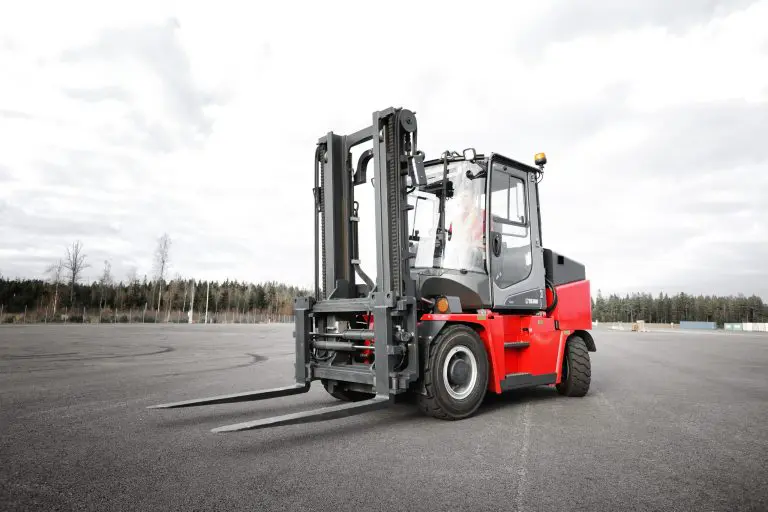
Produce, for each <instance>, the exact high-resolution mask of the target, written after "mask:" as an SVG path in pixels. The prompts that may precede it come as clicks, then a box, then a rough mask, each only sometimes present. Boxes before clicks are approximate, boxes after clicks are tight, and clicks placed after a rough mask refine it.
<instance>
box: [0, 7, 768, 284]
mask: <svg viewBox="0 0 768 512" xmlns="http://www.w3.org/2000/svg"><path fill="white" fill-rule="evenodd" d="M106 4H107V2H94V3H83V2H73V1H68V2H49V3H47V2H13V3H9V4H8V5H5V6H4V7H3V8H2V15H0V272H1V273H2V274H3V275H5V276H26V277H35V276H41V275H42V272H43V270H44V269H45V267H46V266H47V265H48V264H50V263H51V262H53V261H54V260H55V259H56V258H58V257H60V256H62V255H63V253H64V248H65V246H66V244H68V243H70V242H72V241H73V240H75V239H79V240H82V242H83V244H84V246H85V250H86V253H87V254H88V259H89V262H90V263H91V264H92V265H93V267H92V268H90V269H89V270H88V273H87V274H86V277H87V278H89V279H95V278H96V276H97V275H98V273H99V267H101V266H102V265H103V260H105V259H109V260H110V261H111V262H112V266H113V271H114V273H115V275H116V277H118V278H124V277H125V274H126V272H127V271H128V269H129V268H130V267H133V266H135V267H137V268H138V271H139V273H140V274H144V273H146V274H151V268H152V253H153V250H154V247H155V245H156V241H157V238H158V237H159V236H160V235H161V234H162V233H163V232H168V233H169V234H170V236H171V238H172V240H173V245H172V247H171V273H172V274H175V273H177V272H178V273H180V274H182V275H185V276H194V277H197V278H212V279H224V278H230V279H239V280H253V281H263V280H269V279H277V280H281V281H286V282H289V283H293V284H298V285H306V286H308V285H310V283H311V282H312V275H313V271H312V194H311V187H312V186H313V175H312V173H313V171H312V163H311V160H312V156H313V152H314V146H315V142H316V140H317V138H318V137H320V136H321V135H323V134H324V133H326V132H327V131H329V130H333V131H336V132H338V133H348V132H352V131H355V130H357V129H359V128H362V127H363V126H366V125H367V124H369V123H370V120H371V118H370V116H371V112H373V111H374V110H379V109H383V108H386V107H389V106H402V107H406V108H410V109H411V110H414V111H416V112H417V117H418V122H419V129H420V134H419V143H420V144H421V145H422V148H423V149H424V150H425V151H426V153H427V156H428V157H429V156H431V157H436V156H438V155H439V153H440V152H441V151H443V150H444V149H455V150H461V149H463V148H465V147H468V146H474V147H476V148H477V149H478V151H481V152H486V153H488V152H491V151H494V152H499V153H503V154H506V155H508V156H511V157H513V158H516V159H519V160H523V161H527V162H531V161H532V159H533V154H534V153H536V152H539V151H546V152H547V155H548V157H549V164H548V166H547V171H546V178H545V180H544V182H543V183H542V189H541V201H542V217H543V228H544V243H545V246H547V247H551V248H553V249H555V250H556V251H558V252H561V253H564V254H566V255H568V256H570V257H572V258H574V259H576V260H578V261H581V262H583V263H584V264H586V266H587V274H588V277H589V278H590V279H591V280H592V282H593V291H596V290H597V289H601V290H602V291H603V293H608V292H614V291H615V292H622V293H623V292H626V291H643V290H646V291H652V292H658V291H659V290H664V291H666V292H669V293H675V292H678V291H688V292H692V293H718V294H730V293H738V292H743V293H745V294H751V293H757V294H760V295H762V296H763V297H764V298H768V30H767V29H766V21H767V20H768V1H765V0H764V1H757V2H749V1H743V2H741V1H730V2H725V1H723V2H718V1H715V0H703V1H679V2H670V1H667V0H638V1H621V2H617V1H614V0H592V1H582V2H577V1H563V2H546V1H540V2H525V3H523V2H504V3H502V2H499V3H498V4H499V6H496V7H491V6H490V5H486V4H485V3H484V2H479V1H473V2H459V3H456V4H450V3H447V2H440V3H439V5H437V4H434V5H424V4H425V3H422V2H412V1H411V2H394V1H390V2H385V3H382V2H376V3H372V4H371V5H372V7H366V6H365V5H364V4H365V3H364V2H350V3H341V2H336V3H334V2H312V3H306V4H297V3H294V2H289V1H281V2H268V3H265V7H257V6H256V3H255V2H238V3H229V2H222V1H220V2H215V3H211V2H206V3H205V4H202V3H201V4H200V6H199V7H194V6H192V5H185V4H191V3H187V2H185V3H184V4H182V3H181V2H179V3H178V5H173V4H171V3H164V2H161V1H156V0H155V1H152V2H110V4H111V5H109V6H106ZM332 4H333V5H336V6H337V7H336V8H335V9H334V10H330V6H331V5H332ZM203 5H204V6H203ZM501 5H504V7H501ZM267 6H268V7H267ZM385 7H386V9H385ZM363 208H364V209H365V208H368V211H367V212H366V211H363V212H362V215H363V216H366V215H368V216H370V215H372V205H369V204H364V205H363ZM365 230H366V231H370V229H368V228H366V229H365ZM369 247H370V244H369V245H368V246H366V248H364V253H363V259H364V263H365V266H366V268H367V269H368V270H369V272H371V273H373V269H374V266H375V265H374V262H373V261H372V260H371V258H370V256H371V254H372V251H370V249H369ZM366 256H368V257H367V258H366Z"/></svg>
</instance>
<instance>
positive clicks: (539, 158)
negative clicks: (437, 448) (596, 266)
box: [152, 108, 596, 432]
mask: <svg viewBox="0 0 768 512" xmlns="http://www.w3.org/2000/svg"><path fill="white" fill-rule="evenodd" d="M417 133H418V130H417V123H416V117H415V115H414V113H413V112H411V111H409V110H406V109H400V108H388V109H386V110H382V111H378V112H374V113H373V122H372V124H371V125H370V126H368V127H366V128H363V129H362V130H359V131H357V132H355V133H352V134H349V135H337V134H335V133H333V132H330V133H328V134H327V135H325V136H324V137H322V138H320V140H319V141H318V143H317V147H316V149H315V155H314V172H315V187H314V189H313V197H314V204H315V209H314V210H315V211H314V242H315V243H314V256H315V258H314V259H315V286H314V294H313V296H310V297H297V298H296V299H295V301H294V312H295V318H296V320H295V332H294V339H295V346H296V362H295V384H292V385H290V386H286V387H279V388H274V389H266V390H260V391H249V392H245V393H236V394H232V395H223V396H217V397H210V398H203V399H196V400H187V401H183V402H175V403H169V404H162V405H155V406H152V408H176V407H194V406H202V405H211V404H223V403H234V402H244V401H252V400H264V399H268V398H275V397H280V396H288V395H294V394H299V393H306V392H307V391H309V389H310V384H311V383H312V382H313V381H318V380H319V381H320V382H321V383H322V385H323V386H324V387H325V389H326V390H327V391H328V393H330V394H331V395H332V396H333V397H335V398H337V399H339V400H340V401H341V403H340V404H337V405H332V406H329V407H324V408H320V409H315V410H310V411H305V412H299V413H294V414H287V415H282V416H276V417H272V418H265V419H258V420H255V421H249V422H244V423H238V424H235V425H228V426H224V427H219V428H216V429H214V430H213V431H214V432H232V431H241V430H250V429H258V428H265V427H272V426H278V425H290V424H297V423H305V422H310V421H318V420H330V419H334V418H341V417H345V416H350V415H353V414H359V413H363V412H366V411H371V410H375V409H380V408H383V407H387V406H388V405H389V404H390V403H392V402H393V401H395V399H396V398H397V397H399V396H406V395H411V396H413V397H414V398H415V399H416V401H417V403H418V404H419V407H420V408H421V409H422V410H423V411H424V412H425V413H427V414H429V415H431V416H434V417H435V418H440V419H445V420H458V419H462V418H466V417H468V416H470V415H472V414H474V413H475V411H477V409H478V407H479V406H480V404H481V403H482V401H483V398H484V397H485V395H486V393H488V392H492V393H502V392H504V391H508V390H512V389H519V388H527V387H533V386H541V385H549V386H555V387H556V388H557V391H558V392H559V393H560V394H562V395H565V396H571V397H580V396H584V395H585V394H586V393H587V391H588V390H589V384H590V376H591V369H590V358H589V352H594V351H595V350H596V348H595V342H594V340H593V338H592V336H591V335H590V333H589V330H590V329H591V327H592V312H591V300H590V289H589V281H587V279H586V273H585V268H584V266H583V265H582V264H580V263H577V262H576V261H573V260H571V259H569V258H567V257H565V256H563V255H561V254H558V253H556V252H554V251H552V250H550V249H546V248H544V246H543V242H542V233H541V214H540V208H539V188H538V187H539V183H540V182H541V179H542V176H543V172H544V165H545V164H546V163H547V160H546V156H545V155H544V154H543V153H539V154H537V155H536V156H535V159H534V163H535V166H530V165H526V164H524V163H521V162H518V161H516V160H513V159H511V158H507V157H505V156H502V155H500V154H498V153H491V154H489V155H487V156H486V155H482V154H477V153H476V152H475V150H474V149H466V150H464V151H463V152H462V153H458V152H451V151H446V152H444V153H443V154H442V155H441V156H440V157H439V158H436V159H431V160H427V159H426V158H425V156H424V153H423V152H421V151H419V149H418V146H417V142H418V138H417ZM366 146H367V149H364V148H366ZM353 148H355V151H357V152H358V153H359V158H358V159H357V162H354V161H353V158H352V150H353ZM371 162H372V164H373V165H372V166H371ZM370 167H372V171H373V173H372V176H370V173H369V168H370ZM369 178H370V179H369ZM366 183H370V184H371V185H372V186H373V187H374V191H375V202H374V210H375V211H374V212H373V213H374V218H375V236H376V275H375V279H372V278H371V277H369V275H368V274H367V273H366V272H365V270H364V269H363V268H362V266H361V261H360V258H359V244H358V240H359V230H358V225H359V221H360V213H361V212H360V209H359V203H358V202H357V201H355V189H356V188H357V187H359V186H362V185H364V184H366ZM369 186H370V185H369Z"/></svg>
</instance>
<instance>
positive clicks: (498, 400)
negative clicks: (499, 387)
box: [477, 386, 560, 414]
mask: <svg viewBox="0 0 768 512" xmlns="http://www.w3.org/2000/svg"><path fill="white" fill-rule="evenodd" d="M559 397H560V395H559V394H558V392H557V390H556V389H555V388H550V387H543V386H542V387H536V388H527V389H516V390H512V391H506V392H504V393H502V394H500V395H497V394H496V393H488V394H487V395H486V396H485V400H483V403H482V405H481V406H480V408H479V409H478V410H477V414H483V413H486V412H493V411H496V410H498V409H502V408H505V407H515V406H516V405H522V404H525V403H527V402H539V401H542V400H555V399H557V398H559Z"/></svg>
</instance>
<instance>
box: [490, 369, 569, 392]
mask: <svg viewBox="0 0 768 512" xmlns="http://www.w3.org/2000/svg"><path fill="white" fill-rule="evenodd" d="M556 381H557V374H556V373H546V374H544V375H533V374H531V373H508V374H507V376H506V377H504V379H503V380H502V381H501V390H502V391H509V390H510V389H520V388H530V387H533V386H543V385H546V384H554V383H555V382H556Z"/></svg>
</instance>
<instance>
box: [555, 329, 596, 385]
mask: <svg viewBox="0 0 768 512" xmlns="http://www.w3.org/2000/svg"><path fill="white" fill-rule="evenodd" d="M562 372H563V375H562V379H561V381H560V384H558V385H557V386H556V387H557V392H558V393H560V394H561V395H565V396H584V395H586V394H587V391H589V383H590V381H591V380H592V367H591V364H590V361H589V352H588V351H587V344H586V343H584V340H583V339H581V338H580V337H578V336H572V337H571V338H570V339H569V340H568V343H567V344H566V345H565V353H564V354H563V369H562Z"/></svg>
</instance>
